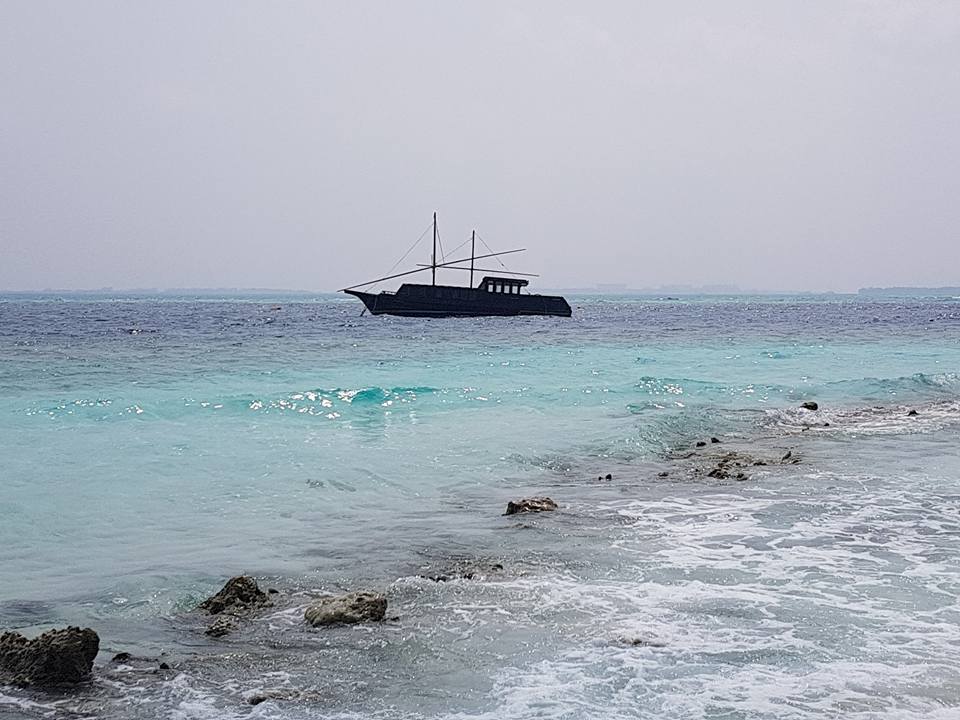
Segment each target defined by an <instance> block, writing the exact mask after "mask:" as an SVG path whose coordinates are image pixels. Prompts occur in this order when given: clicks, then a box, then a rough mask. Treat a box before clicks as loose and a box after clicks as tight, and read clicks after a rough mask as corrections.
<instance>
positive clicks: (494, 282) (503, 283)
mask: <svg viewBox="0 0 960 720" xmlns="http://www.w3.org/2000/svg"><path fill="white" fill-rule="evenodd" d="M527 285H529V282H528V281H526V280H518V279H517V278H504V277H491V276H489V275H488V276H487V277H485V278H483V280H481V281H480V284H479V285H478V286H477V290H483V291H484V292H492V293H506V294H507V295H519V294H520V288H522V287H525V286H527Z"/></svg>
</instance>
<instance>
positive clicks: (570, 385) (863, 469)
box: [0, 296, 960, 719]
mask: <svg viewBox="0 0 960 720" xmlns="http://www.w3.org/2000/svg"><path fill="white" fill-rule="evenodd" d="M571 304H572V305H574V308H575V312H574V317H573V318H571V319H550V318H526V319H519V320H518V319H496V318H491V319H485V320H480V321H477V320H446V321H437V320H418V319H401V318H384V317H380V318H370V317H359V307H358V305H357V304H356V303H355V301H353V300H352V299H350V300H342V299H339V298H321V299H316V298H302V299H291V298H283V299H278V300H277V301H275V302H274V301H269V302H262V301H252V300H250V299H243V298H226V299H223V300H196V299H190V298H158V297H140V298H128V299H124V300H115V299H107V298H90V297H83V296H76V297H68V298H23V297H14V296H7V297H2V298H0V446H2V448H3V458H4V459H3V463H2V470H0V473H2V476H0V482H2V489H3V494H2V501H0V627H2V628H16V629H20V630H22V631H23V632H27V633H33V632H38V631H40V630H42V629H46V628H48V627H51V626H58V625H64V624H68V623H69V624H79V625H89V626H91V627H94V628H95V629H96V630H97V631H98V632H99V633H100V635H101V638H102V652H101V655H100V658H99V659H98V671H97V675H96V679H95V680H94V681H93V682H92V683H91V684H90V685H89V686H87V687H85V688H83V689H82V690H81V691H80V692H79V693H74V694H70V695H66V696H51V695H47V694H42V693H31V692H25V691H22V690H14V689H12V688H0V717H8V716H9V717H20V716H25V717H31V718H33V717H99V716H109V717H120V718H124V717H126V718H146V717H158V716H159V717H169V718H234V717H236V718H245V717H276V718H304V717H316V718H334V717H358V718H359V717H384V718H387V717H389V718H418V717H430V718H464V719H466V718H533V717H538V718H539V717H548V718H554V717H555V718H594V717H596V718H600V717H644V718H687V717H710V718H731V719H732V718H804V719H806V718H835V717H844V718H847V717H854V718H879V717H883V718H888V717H889V718H900V717H902V718H913V717H918V716H924V717H934V718H936V717H942V718H948V717H950V718H952V717H956V716H957V714H958V713H960V629H958V628H960V626H958V620H960V608H958V605H957V601H956V599H957V593H958V590H960V560H958V558H960V553H958V551H960V484H958V481H957V478H958V476H960V473H958V471H960V450H958V448H957V443H956V440H957V430H958V428H960V374H958V373H960V304H958V303H956V302H951V301H943V300H918V301H908V302H902V301H897V302H893V301H891V302H863V301H860V300H856V299H851V298H835V297H831V298H810V297H806V298H781V299H770V298H729V299H724V300H716V299H711V298H700V299H691V300H687V301H682V302H680V301H655V300H641V299H637V298H609V297H608V298H588V297H582V298H576V299H575V300H574V302H572V303H571ZM808 399H813V400H816V401H817V402H819V403H820V404H821V406H822V409H821V410H819V411H817V412H816V413H811V412H809V411H805V410H800V409H799V408H798V407H797V406H798V405H799V403H800V402H801V401H803V400H808ZM910 409H915V410H916V411H917V413H918V414H917V415H915V416H911V415H908V414H907V413H908V410H910ZM711 436H716V437H717V438H718V439H720V440H722V443H720V444H718V445H715V444H712V443H708V444H707V446H706V447H704V448H699V449H698V448H695V446H694V443H695V442H696V441H697V440H701V439H702V440H708V439H709V438H710V437H711ZM734 451H735V452H739V453H744V454H748V455H749V456H750V458H751V460H761V461H763V462H766V463H767V464H766V465H756V466H754V465H752V464H751V465H748V466H746V467H744V468H743V471H744V473H745V475H746V478H745V479H742V480H736V479H733V478H732V477H729V478H712V477H709V476H708V474H707V473H708V471H709V470H710V469H711V468H712V467H714V466H715V465H716V464H717V463H718V462H719V459H720V458H722V456H723V454H725V453H729V452H734ZM691 452H693V453H695V454H694V455H693V456H692V457H686V455H688V454H689V453H691ZM787 452H790V453H791V459H798V460H799V461H800V462H799V463H797V464H793V463H792V462H789V461H788V462H781V458H782V457H783V456H784V455H785V454H786V453H787ZM663 472H666V473H668V474H667V476H666V477H661V476H660V474H661V473H663ZM607 473H611V474H612V476H613V479H612V480H611V481H609V482H608V481H606V480H598V477H600V476H605V475H606V474H607ZM534 493H536V494H548V495H550V496H551V497H553V498H554V499H556V500H557V502H558V503H560V505H561V508H560V511H559V512H557V513H552V514H543V515H538V516H521V517H520V518H519V519H518V518H517V517H515V516H512V517H504V516H501V514H500V513H502V511H503V507H504V506H505V504H506V502H507V500H509V499H512V498H516V497H518V496H523V495H529V494H534ZM497 564H499V565H502V568H503V569H502V570H501V569H498V568H496V567H495V566H496V565H497ZM464 569H467V570H469V569H474V570H475V571H476V573H477V574H476V575H475V576H474V577H473V578H472V579H454V580H452V581H450V582H442V583H437V582H433V581H431V580H429V579H425V578H423V577H420V576H421V575H431V574H439V573H449V572H455V571H457V570H464ZM239 573H249V574H252V575H255V576H256V577H257V578H258V579H259V580H260V582H261V584H262V585H265V586H271V587H275V588H278V589H280V590H281V591H282V592H281V597H282V600H281V601H278V605H277V607H275V608H274V609H273V610H272V611H270V612H268V613H267V614H265V615H264V616H263V617H261V618H259V619H257V620H255V621H252V622H251V623H249V624H247V625H246V626H244V627H243V628H242V629H241V630H240V632H238V633H237V634H236V635H234V636H231V637H228V638H226V639H224V640H211V639H209V638H207V637H206V636H204V635H203V633H202V630H203V627H204V625H203V624H202V622H201V620H200V619H199V618H197V617H195V616H194V615H193V614H191V613H189V612H188V611H189V610H190V608H192V607H193V606H194V605H195V604H196V603H197V602H198V601H199V600H200V599H202V598H203V597H205V596H207V595H209V594H211V593H212V592H214V591H216V590H217V589H218V587H219V586H220V585H221V584H222V583H223V581H224V580H225V579H226V578H227V577H229V576H231V575H235V574H239ZM357 588H373V589H380V590H383V591H385V592H386V593H387V595H388V597H389V600H390V610H389V613H388V614H389V615H391V616H396V617H397V619H396V620H392V621H390V622H387V623H384V624H382V625H379V626H367V627H357V628H338V629H329V630H324V631H319V630H307V629H306V628H305V627H304V626H303V623H302V620H301V618H302V609H303V607H305V606H306V605H307V604H308V603H309V600H310V597H311V593H316V592H318V591H324V592H328V591H339V590H350V589H357ZM120 651H127V652H132V653H134V654H135V655H137V656H139V657H144V658H150V660H149V661H147V660H145V661H143V662H135V663H133V664H131V665H119V666H118V665H116V664H111V663H110V662H109V660H110V657H111V656H112V655H113V654H114V653H116V652H120ZM160 659H163V660H164V661H166V662H168V663H169V664H170V665H171V666H172V669H171V670H168V671H167V670H165V671H159V672H154V671H155V670H156V666H157V664H158V662H159V660H160ZM258 693H259V694H265V695H268V696H271V697H270V698H269V699H267V700H266V701H265V702H262V703H260V704H257V705H255V706H254V705H250V704H249V702H248V700H249V699H250V698H251V697H253V696H254V695H257V694H258Z"/></svg>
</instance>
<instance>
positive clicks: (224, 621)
mask: <svg viewBox="0 0 960 720" xmlns="http://www.w3.org/2000/svg"><path fill="white" fill-rule="evenodd" d="M236 629H237V621H236V619H235V618H234V617H232V616H230V615H221V616H220V617H218V618H217V619H216V620H214V621H213V622H212V623H211V624H210V627H208V628H207V629H206V630H204V631H203V634H204V635H209V636H210V637H215V638H221V637H223V636H224V635H229V634H230V633H232V632H233V631H234V630H236Z"/></svg>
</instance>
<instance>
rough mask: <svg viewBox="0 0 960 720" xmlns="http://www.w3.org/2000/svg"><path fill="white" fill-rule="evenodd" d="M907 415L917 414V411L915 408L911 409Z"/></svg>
mask: <svg viewBox="0 0 960 720" xmlns="http://www.w3.org/2000/svg"><path fill="white" fill-rule="evenodd" d="M907 415H919V413H918V412H917V411H916V410H911V411H910V412H908V413H907Z"/></svg>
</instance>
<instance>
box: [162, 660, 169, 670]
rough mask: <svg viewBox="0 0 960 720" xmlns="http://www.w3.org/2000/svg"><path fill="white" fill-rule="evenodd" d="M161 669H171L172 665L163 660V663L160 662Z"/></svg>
mask: <svg viewBox="0 0 960 720" xmlns="http://www.w3.org/2000/svg"><path fill="white" fill-rule="evenodd" d="M160 669H161V670H169V669H170V666H169V665H167V664H166V663H165V662H162V663H160Z"/></svg>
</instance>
